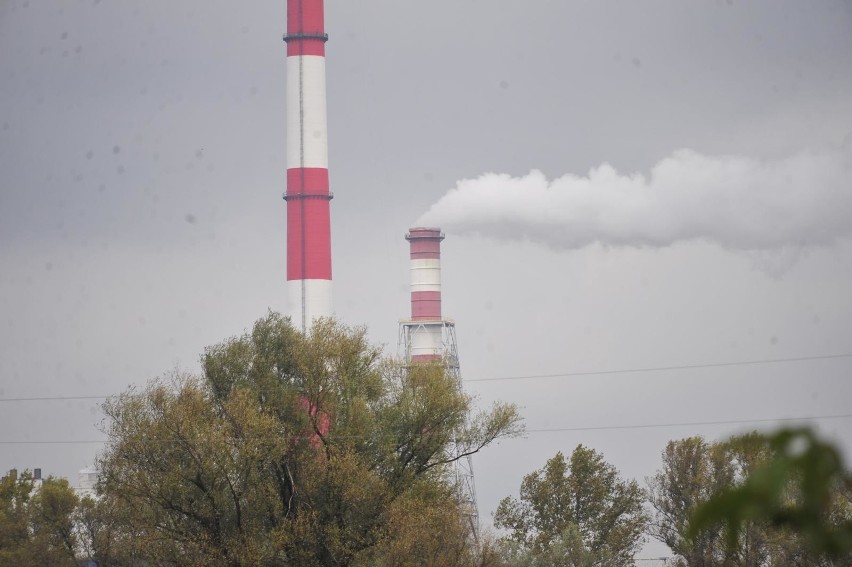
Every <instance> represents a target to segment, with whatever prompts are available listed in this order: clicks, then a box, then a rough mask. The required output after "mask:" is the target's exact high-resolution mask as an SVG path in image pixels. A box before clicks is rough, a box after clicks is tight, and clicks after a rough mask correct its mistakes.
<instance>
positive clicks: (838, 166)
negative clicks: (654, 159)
mask: <svg viewBox="0 0 852 567" xmlns="http://www.w3.org/2000/svg"><path fill="white" fill-rule="evenodd" d="M850 150H852V147H847V148H844V149H843V150H835V151H823V152H813V151H807V152H802V153H799V154H797V155H794V156H792V157H788V158H785V159H777V160H756V159H750V158H744V157H734V156H722V157H711V156H704V155H701V154H699V153H696V152H694V151H691V150H679V151H677V152H675V153H673V154H672V155H671V156H670V157H667V158H665V159H663V160H662V161H660V162H659V163H657V164H656V165H655V166H654V167H653V168H652V169H651V172H650V176H649V177H647V178H646V177H645V176H644V175H641V174H631V175H624V174H620V173H618V172H617V171H616V170H615V169H614V168H613V167H612V166H610V165H608V164H606V163H605V164H602V165H601V166H599V167H596V168H594V169H592V170H591V171H590V172H589V174H588V175H587V176H585V177H580V176H577V175H572V174H566V175H563V176H562V177H559V178H557V179H554V180H553V181H548V180H547V178H545V176H544V174H542V173H541V172H540V171H536V170H533V171H531V172H530V173H529V174H528V175H525V176H523V177H511V176H509V175H505V174H495V173H487V174H484V175H482V176H480V177H478V178H476V179H464V180H462V181H459V182H458V184H457V186H456V188H455V189H452V190H451V191H449V192H448V193H447V194H446V195H444V196H443V197H442V198H441V199H440V200H438V202H436V203H435V204H434V205H432V207H431V208H430V209H429V211H428V212H426V213H425V214H424V215H423V216H422V217H421V218H420V219H419V220H418V224H419V225H425V226H440V227H442V228H444V229H446V230H448V231H450V232H456V233H478V234H481V235H484V236H488V237H493V238H498V239H504V240H532V241H535V242H539V243H543V244H546V245H549V246H551V247H555V248H582V247H584V246H588V245H590V244H593V243H600V244H603V245H609V246H624V247H663V246H668V245H671V244H674V243H677V242H682V241H689V240H704V241H708V242H713V243H717V244H719V245H720V246H722V247H724V248H727V249H732V250H743V251H775V250H783V249H789V248H791V247H792V248H807V247H813V246H822V245H830V244H832V243H833V242H835V241H836V240H838V239H841V238H844V237H847V236H850V235H852V151H850Z"/></svg>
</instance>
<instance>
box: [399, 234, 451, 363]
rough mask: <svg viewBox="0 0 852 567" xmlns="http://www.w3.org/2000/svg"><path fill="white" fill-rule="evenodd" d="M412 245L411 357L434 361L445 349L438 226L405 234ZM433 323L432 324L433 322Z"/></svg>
mask: <svg viewBox="0 0 852 567" xmlns="http://www.w3.org/2000/svg"><path fill="white" fill-rule="evenodd" d="M405 239H406V240H408V242H409V243H410V246H411V321H412V322H416V323H420V324H419V325H417V326H416V328H412V331H411V350H410V355H411V361H412V362H435V361H439V360H441V358H442V356H443V354H444V352H443V350H444V349H443V341H442V329H443V326H442V322H443V318H442V317H441V241H442V240H443V239H444V235H443V233H442V232H441V229H439V228H426V227H418V228H412V229H410V230H409V232H408V234H407V235H405ZM430 323H432V324H430Z"/></svg>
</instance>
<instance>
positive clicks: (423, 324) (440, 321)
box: [399, 227, 479, 541]
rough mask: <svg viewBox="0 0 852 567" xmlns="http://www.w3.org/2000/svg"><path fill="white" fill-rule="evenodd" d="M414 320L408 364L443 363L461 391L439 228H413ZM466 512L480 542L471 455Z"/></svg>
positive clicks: (403, 339) (462, 482)
mask: <svg viewBox="0 0 852 567" xmlns="http://www.w3.org/2000/svg"><path fill="white" fill-rule="evenodd" d="M405 239H406V240H408V242H409V243H410V249H411V318H410V319H403V320H402V321H400V322H399V347H400V350H401V352H402V356H403V358H404V360H405V362H406V364H407V365H412V364H443V365H445V367H446V369H447V372H449V373H450V375H451V376H452V377H453V378H454V379H455V381H456V385H457V386H458V388H461V387H462V385H461V373H460V369H459V353H458V345H457V343H456V326H455V323H454V322H453V321H452V320H450V319H446V318H444V317H443V315H442V314H441V241H442V240H444V234H443V233H442V232H441V229H439V228H424V227H419V228H412V229H410V230H409V232H408V234H407V235H406V236H405ZM454 473H455V477H456V484H457V485H458V486H459V491H460V493H459V496H460V499H461V502H460V504H461V508H462V513H463V514H464V515H465V518H466V520H467V524H468V528H469V530H470V534H471V536H472V537H473V539H474V541H478V539H479V510H478V507H477V504H476V486H475V484H474V479H473V460H472V458H471V456H470V455H468V456H466V457H464V458H461V459H459V460H457V461H456V462H455V470H454Z"/></svg>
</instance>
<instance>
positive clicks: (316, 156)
mask: <svg viewBox="0 0 852 567" xmlns="http://www.w3.org/2000/svg"><path fill="white" fill-rule="evenodd" d="M323 22H324V17H323V0H287V34H286V35H285V36H284V41H285V42H287V192H286V193H285V194H284V200H285V201H287V296H288V299H289V308H290V315H291V319H292V321H293V325H294V326H295V327H296V328H297V329H301V330H302V331H303V332H305V331H308V330H310V327H311V324H312V323H313V321H314V320H315V319H317V318H319V317H328V316H331V315H332V313H333V310H332V304H331V223H330V211H329V209H330V207H329V201H330V200H331V198H332V194H331V193H330V192H329V187H328V131H327V128H326V105H325V42H326V41H327V40H328V35H327V34H326V33H325V26H324V23H323Z"/></svg>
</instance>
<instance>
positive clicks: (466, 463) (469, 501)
mask: <svg viewBox="0 0 852 567" xmlns="http://www.w3.org/2000/svg"><path fill="white" fill-rule="evenodd" d="M439 328H440V332H441V352H434V353H432V354H433V355H435V357H436V358H435V360H436V361H440V362H441V363H442V364H443V365H444V366H445V368H446V371H447V372H448V373H449V374H450V375H451V376H452V377H453V379H454V380H455V382H456V386H457V387H458V388H459V390H461V389H462V381H461V371H460V369H459V351H458V344H457V342H456V325H455V323H454V322H453V321H451V320H450V319H440V320H437V321H421V320H403V321H400V322H399V343H398V344H399V349H400V351H401V352H400V356H402V358H403V360H405V362H406V364H407V365H410V364H412V360H411V356H412V353H411V346H412V342H413V341H414V340H415V338H416V336H417V334H418V333H427V334H432V333H434V332H436V331H437V330H438V329H439ZM450 450H451V451H453V452H456V454H457V451H458V449H457V445H456V443H455V439H454V442H453V447H452V448H451V449H450ZM452 474H453V476H454V478H455V482H456V485H457V486H458V489H459V493H458V494H459V505H460V507H461V510H462V514H463V515H464V518H465V520H466V523H467V526H468V528H469V530H470V535H471V537H472V539H473V541H474V542H476V543H478V542H479V508H478V507H477V504H476V485H475V483H474V478H473V459H472V457H471V456H470V455H467V456H465V457H462V458H460V459H458V460H456V461H455V463H454V464H453V472H452Z"/></svg>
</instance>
